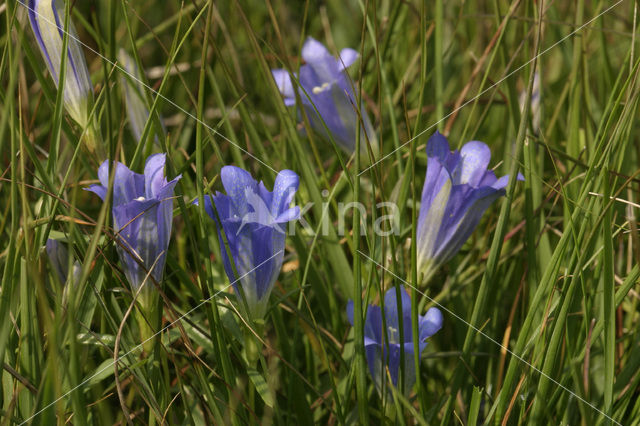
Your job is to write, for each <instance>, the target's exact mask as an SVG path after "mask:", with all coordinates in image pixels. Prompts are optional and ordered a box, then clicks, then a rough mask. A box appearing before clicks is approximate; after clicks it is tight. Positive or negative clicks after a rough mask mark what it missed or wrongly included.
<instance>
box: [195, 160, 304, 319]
mask: <svg viewBox="0 0 640 426" xmlns="http://www.w3.org/2000/svg"><path fill="white" fill-rule="evenodd" d="M220 176H221V179H222V185H223V186H224V189H225V190H226V192H227V194H221V193H219V192H218V193H216V195H215V196H213V197H210V196H206V197H205V200H204V206H205V210H206V212H207V213H208V214H209V216H210V217H211V218H212V219H213V220H214V221H215V223H216V226H217V228H218V236H219V241H220V251H221V252H222V260H223V264H224V270H225V272H226V273H227V276H228V277H229V280H230V281H231V282H232V283H233V285H234V289H235V291H236V294H238V298H239V299H240V300H242V295H244V300H245V301H246V304H247V308H248V310H249V313H250V315H251V316H252V317H253V318H254V319H261V318H263V317H264V315H265V313H266V310H267V304H268V301H269V295H270V294H271V290H272V289H273V286H274V284H275V282H276V279H277V278H278V275H279V274H280V269H281V267H282V261H283V258H284V243H285V231H286V229H285V228H286V224H287V222H289V221H291V220H295V219H297V218H298V216H299V215H300V209H299V207H297V206H295V207H290V204H291V202H292V201H293V197H294V195H295V192H296V190H297V189H298V184H299V177H298V175H297V174H296V173H294V172H292V171H291V170H283V171H281V172H280V173H278V176H277V177H276V182H275V185H274V188H273V192H269V191H268V190H267V189H266V188H265V186H264V184H263V183H262V182H260V183H258V182H257V181H256V180H255V179H253V177H252V176H251V174H249V173H248V172H247V171H245V170H242V169H240V168H238V167H234V166H225V167H223V168H222V171H221V173H220ZM211 198H213V204H212V202H211ZM214 204H215V209H216V211H217V214H218V217H216V211H214V210H213V206H214ZM218 218H219V220H218ZM221 228H222V229H221ZM221 231H224V236H226V239H227V241H228V247H229V252H230V253H231V258H230V257H229V256H228V253H227V249H226V246H225V244H224V239H223V235H222V233H221ZM232 262H233V264H232ZM234 267H235V271H236V272H237V275H236V274H235V273H234Z"/></svg>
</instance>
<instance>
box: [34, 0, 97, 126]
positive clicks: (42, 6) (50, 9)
mask: <svg viewBox="0 0 640 426" xmlns="http://www.w3.org/2000/svg"><path fill="white" fill-rule="evenodd" d="M27 9H28V14H29V21H30V22H31V29H32V30H33V33H34V35H35V37H36V40H37V42H38V46H39V47H40V52H41V53H42V56H43V57H44V60H45V63H46V65H47V68H48V69H49V73H50V74H51V78H53V81H54V82H55V84H56V87H57V86H58V83H59V81H60V68H61V66H62V45H63V39H64V34H65V30H66V32H68V34H69V35H68V37H67V38H68V44H67V63H66V72H65V78H64V88H63V96H64V105H65V107H66V109H67V111H68V112H69V115H70V116H71V118H73V119H74V120H75V121H76V122H77V123H78V124H79V125H80V126H82V127H83V128H85V127H87V125H88V124H89V116H90V112H91V104H92V102H93V92H92V87H93V86H92V84H91V78H90V77H89V70H88V69H87V63H86V60H85V58H84V53H83V52H82V48H81V46H80V42H79V39H78V35H77V33H76V29H75V27H74V25H73V23H72V22H71V19H70V18H69V26H68V28H66V29H65V28H64V18H65V14H64V3H63V2H62V1H60V0H29V2H28V5H27Z"/></svg>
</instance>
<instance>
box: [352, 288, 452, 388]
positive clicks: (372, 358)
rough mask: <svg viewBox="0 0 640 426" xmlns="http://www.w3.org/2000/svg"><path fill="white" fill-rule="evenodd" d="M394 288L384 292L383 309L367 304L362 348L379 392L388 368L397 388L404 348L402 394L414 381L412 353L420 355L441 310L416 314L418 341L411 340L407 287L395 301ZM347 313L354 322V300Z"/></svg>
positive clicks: (439, 325) (439, 323) (438, 322)
mask: <svg viewBox="0 0 640 426" xmlns="http://www.w3.org/2000/svg"><path fill="white" fill-rule="evenodd" d="M396 291H397V289H396V288H395V287H392V288H390V289H389V290H387V292H386V293H385V295H384V311H383V310H382V309H381V308H380V307H379V306H374V305H369V307H368V309H367V315H366V319H365V323H364V349H365V355H366V358H367V364H368V365H369V372H370V373H371V377H372V378H373V382H374V383H375V385H376V388H377V389H378V392H380V394H382V389H383V387H384V384H385V383H388V380H387V377H388V376H387V372H388V374H389V376H390V377H391V383H392V384H393V386H394V387H396V388H397V386H398V381H399V378H400V372H401V360H402V356H401V352H402V351H403V350H404V364H402V365H403V366H404V386H403V388H402V389H401V391H402V393H403V394H404V395H405V396H409V393H410V392H411V388H412V387H413V385H414V384H415V382H416V371H415V363H414V356H415V355H414V353H415V351H416V350H417V351H418V354H419V355H420V356H422V352H423V351H424V349H425V348H426V347H427V339H428V338H429V337H431V336H433V335H434V334H435V333H436V332H437V331H438V330H440V328H442V313H441V312H440V310H439V309H438V308H431V309H429V310H428V311H427V313H426V314H425V315H422V316H419V318H418V338H419V341H418V342H414V341H413V332H412V327H411V299H410V298H409V294H407V291H406V290H405V289H404V288H401V289H400V300H399V301H398V299H397V293H396ZM398 306H399V307H400V310H398ZM383 314H384V316H383ZM347 317H348V318H349V322H350V323H351V325H353V324H354V320H353V301H349V304H348V305H347ZM400 318H402V332H401V331H400ZM387 389H388V387H387Z"/></svg>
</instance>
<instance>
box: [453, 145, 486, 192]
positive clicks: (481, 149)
mask: <svg viewBox="0 0 640 426" xmlns="http://www.w3.org/2000/svg"><path fill="white" fill-rule="evenodd" d="M460 154H461V155H462V162H461V163H460V165H459V166H458V168H457V169H456V172H455V173H454V174H453V176H454V183H456V184H463V183H467V184H469V185H471V186H474V187H475V186H478V184H479V183H480V181H481V180H482V178H483V177H484V174H485V173H486V171H487V166H488V165H489V161H490V160H491V150H490V149H489V147H488V146H487V144H485V143H483V142H479V141H471V142H467V143H466V144H464V146H463V147H462V149H461V150H460Z"/></svg>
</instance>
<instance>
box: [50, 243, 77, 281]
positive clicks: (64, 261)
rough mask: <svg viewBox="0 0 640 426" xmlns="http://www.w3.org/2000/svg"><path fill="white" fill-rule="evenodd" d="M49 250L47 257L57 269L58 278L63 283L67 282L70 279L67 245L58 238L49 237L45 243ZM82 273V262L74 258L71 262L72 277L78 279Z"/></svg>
mask: <svg viewBox="0 0 640 426" xmlns="http://www.w3.org/2000/svg"><path fill="white" fill-rule="evenodd" d="M45 249H46V251H47V257H48V258H49V262H51V266H53V269H54V270H55V271H56V274H57V275H58V279H59V280H60V282H61V283H63V284H64V283H66V282H67V280H68V279H69V260H70V259H69V250H68V249H67V247H66V246H65V245H64V244H63V243H61V242H60V241H58V240H54V239H52V238H49V239H47V243H46V245H45ZM79 274H80V263H79V262H78V261H77V260H74V261H73V263H72V264H71V279H72V280H74V281H75V280H77V279H78V278H79Z"/></svg>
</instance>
